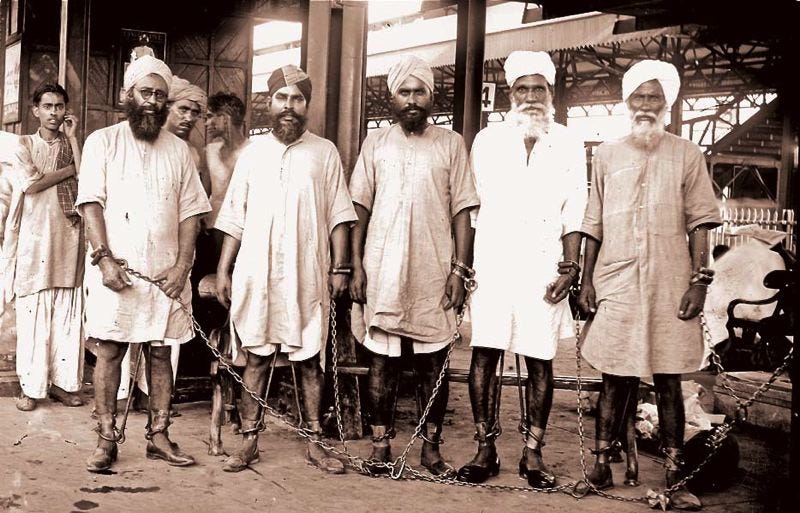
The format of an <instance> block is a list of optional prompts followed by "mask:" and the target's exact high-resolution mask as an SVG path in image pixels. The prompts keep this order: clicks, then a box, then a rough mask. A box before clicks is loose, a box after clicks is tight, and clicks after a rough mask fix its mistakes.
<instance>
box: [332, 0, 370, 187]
mask: <svg viewBox="0 0 800 513" xmlns="http://www.w3.org/2000/svg"><path fill="white" fill-rule="evenodd" d="M345 34H346V36H345ZM342 35H343V37H342V44H341V53H340V55H341V62H340V74H339V78H340V86H339V87H340V89H339V101H338V108H337V109H332V110H336V111H337V112H338V113H339V119H338V133H337V142H338V144H337V146H338V147H339V154H340V155H341V156H342V165H343V166H344V172H345V174H346V175H347V177H348V181H349V179H350V173H352V172H353V168H354V167H355V163H356V159H357V158H358V150H359V148H360V146H361V139H362V135H363V133H364V132H365V131H364V130H363V129H362V126H363V123H362V119H361V118H362V116H363V113H364V101H365V100H364V84H365V82H366V77H365V74H366V61H367V6H366V5H365V4H364V3H363V2H345V4H344V9H343V18H342Z"/></svg>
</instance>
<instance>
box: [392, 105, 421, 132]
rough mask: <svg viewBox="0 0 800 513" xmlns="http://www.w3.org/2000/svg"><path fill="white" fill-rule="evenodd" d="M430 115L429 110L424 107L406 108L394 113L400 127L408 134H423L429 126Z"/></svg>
mask: <svg viewBox="0 0 800 513" xmlns="http://www.w3.org/2000/svg"><path fill="white" fill-rule="evenodd" d="M429 114H430V113H429V112H428V110H427V109H423V108H422V107H406V108H404V109H400V110H399V111H395V113H394V115H395V118H396V119H397V121H398V122H399V123H400V126H402V127H403V130H405V131H406V132H422V130H423V129H424V128H425V126H426V125H427V124H428V115H429Z"/></svg>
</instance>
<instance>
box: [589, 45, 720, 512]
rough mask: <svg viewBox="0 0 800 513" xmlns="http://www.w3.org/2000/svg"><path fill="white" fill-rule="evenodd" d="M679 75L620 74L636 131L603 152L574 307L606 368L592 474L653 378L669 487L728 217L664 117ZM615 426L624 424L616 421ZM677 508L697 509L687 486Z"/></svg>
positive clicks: (695, 156)
mask: <svg viewBox="0 0 800 513" xmlns="http://www.w3.org/2000/svg"><path fill="white" fill-rule="evenodd" d="M679 89H680V78H679V76H678V72H677V70H676V69H675V67H674V66H673V65H672V64H670V63H667V62H662V61H656V60H644V61H641V62H638V63H636V64H634V65H633V66H632V67H631V68H630V69H629V70H628V71H627V72H626V73H625V75H624V76H623V78H622V99H623V101H624V102H625V105H626V106H627V108H628V112H629V113H630V120H631V133H630V134H629V135H628V136H626V137H624V138H622V139H620V140H618V141H612V142H606V143H603V144H601V145H600V146H599V147H598V148H597V153H596V154H595V158H594V165H593V166H592V187H591V193H590V195H589V204H588V207H587V209H586V216H585V218H584V221H583V225H582V227H581V231H582V232H583V233H584V234H585V235H586V262H585V270H584V274H583V279H582V282H581V293H580V297H579V301H578V303H579V305H580V307H581V309H583V310H584V311H586V312H588V313H590V314H591V315H592V316H593V319H592V321H591V324H590V325H589V327H588V328H587V330H586V331H585V338H584V341H583V349H582V352H583V356H584V358H586V360H587V361H588V362H589V363H590V364H592V366H594V367H595V368H596V369H598V370H600V371H602V373H603V388H602V390H601V391H600V399H599V402H598V415H597V431H596V444H597V445H596V450H595V451H594V453H595V454H596V455H597V460H596V462H595V466H594V468H593V469H592V472H591V474H590V475H589V480H590V481H591V482H592V484H594V486H595V487H597V488H598V489H604V488H609V487H611V486H613V480H612V477H611V467H610V465H609V459H608V458H609V456H608V452H609V448H610V446H611V442H612V441H613V440H614V439H615V438H616V435H617V433H616V432H615V428H614V426H620V425H622V424H623V422H624V421H622V419H621V418H620V417H622V416H623V413H624V410H625V404H626V402H627V397H628V396H629V395H630V394H636V390H637V388H638V385H639V379H640V378H642V377H649V376H651V375H652V376H653V383H654V385H655V389H656V395H657V397H658V413H659V433H660V438H661V447H662V448H663V451H664V455H665V458H666V459H665V462H664V465H665V468H666V484H667V486H669V487H671V486H673V485H676V484H678V483H679V481H680V479H681V477H683V475H684V474H683V473H684V472H685V470H687V469H684V468H683V465H682V464H683V462H682V448H683V442H684V440H683V438H684V424H685V414H684V409H683V408H684V407H683V395H682V393H681V374H682V373H685V372H693V371H696V370H698V369H699V368H700V367H701V361H702V356H703V338H702V331H701V326H700V320H699V319H698V314H699V313H700V312H701V311H702V309H703V303H704V302H705V296H706V287H707V286H708V284H709V283H711V279H712V278H711V275H712V271H709V270H708V269H706V268H705V266H706V265H707V260H708V255H707V251H708V230H709V229H711V228H714V227H715V226H718V225H719V224H720V222H721V219H720V216H719V209H718V208H717V204H716V201H715V198H714V191H713V189H712V186H711V179H710V178H709V175H708V171H707V170H706V162H705V158H704V157H703V152H702V150H701V149H700V148H699V147H698V146H697V145H696V144H694V143H693V142H691V141H687V140H685V139H681V138H680V137H677V136H675V135H672V134H669V133H667V132H666V131H665V129H664V119H665V117H666V114H667V112H668V111H669V109H670V107H671V106H672V104H673V103H674V102H675V101H676V99H677V96H678V90H679ZM617 430H618V428H617ZM670 501H671V505H672V507H674V508H676V509H699V508H700V506H701V504H700V501H699V500H698V499H697V497H695V496H694V495H692V494H691V493H690V492H689V491H688V490H687V489H686V487H685V486H680V487H678V488H677V489H676V490H674V491H673V493H672V494H671V496H670Z"/></svg>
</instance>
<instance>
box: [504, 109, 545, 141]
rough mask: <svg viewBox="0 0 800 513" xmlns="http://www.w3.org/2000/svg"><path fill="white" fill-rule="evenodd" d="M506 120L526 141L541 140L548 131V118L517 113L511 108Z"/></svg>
mask: <svg viewBox="0 0 800 513" xmlns="http://www.w3.org/2000/svg"><path fill="white" fill-rule="evenodd" d="M506 119H508V120H509V121H511V123H512V124H513V125H514V126H515V127H517V128H518V129H519V130H520V132H521V133H522V136H523V137H524V138H526V139H537V140H538V139H541V138H542V137H544V136H545V135H546V134H547V133H548V132H549V131H550V116H549V115H541V114H538V113H536V114H528V113H527V112H518V111H516V110H514V109H513V108H512V110H510V111H508V114H506Z"/></svg>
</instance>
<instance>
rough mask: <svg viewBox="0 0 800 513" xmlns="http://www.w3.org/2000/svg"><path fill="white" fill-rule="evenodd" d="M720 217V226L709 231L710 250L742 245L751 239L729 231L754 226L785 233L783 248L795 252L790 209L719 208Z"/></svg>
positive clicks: (793, 222) (793, 227)
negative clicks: (721, 245) (724, 246)
mask: <svg viewBox="0 0 800 513" xmlns="http://www.w3.org/2000/svg"><path fill="white" fill-rule="evenodd" d="M720 214H721V215H722V226H720V227H718V228H715V229H714V230H712V231H711V233H710V236H709V240H708V242H709V245H710V249H713V248H714V246H716V245H718V244H727V245H728V246H730V247H735V246H739V245H741V244H744V243H745V242H747V241H748V240H750V238H751V237H749V236H747V235H733V234H731V229H732V228H734V227H739V226H745V225H748V224H756V225H758V226H760V227H761V228H766V229H768V230H779V231H783V232H786V238H785V239H784V240H783V247H784V248H785V249H787V250H789V251H791V252H793V253H794V252H795V243H794V230H795V213H794V210H791V209H782V210H779V209H775V208H744V207H742V208H725V207H722V208H720Z"/></svg>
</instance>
